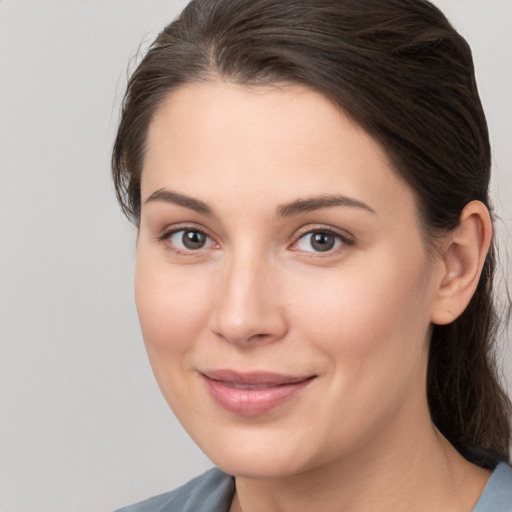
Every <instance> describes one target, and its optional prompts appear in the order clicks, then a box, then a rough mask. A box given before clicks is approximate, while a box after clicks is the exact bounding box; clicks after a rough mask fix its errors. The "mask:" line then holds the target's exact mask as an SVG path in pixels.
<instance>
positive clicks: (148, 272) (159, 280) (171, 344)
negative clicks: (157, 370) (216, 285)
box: [135, 249, 209, 362]
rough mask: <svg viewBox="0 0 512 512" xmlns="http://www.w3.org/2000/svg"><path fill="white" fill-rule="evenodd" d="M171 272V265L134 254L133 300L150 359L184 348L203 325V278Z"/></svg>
mask: <svg viewBox="0 0 512 512" xmlns="http://www.w3.org/2000/svg"><path fill="white" fill-rule="evenodd" d="M196 277H198V278H191V277H190V276H187V277H186V278H185V276H184V275H183V272H173V268H172V266H170V265H168V264H166V263H165V262H164V263H162V262H161V261H158V260H156V259H153V258H151V255H150V254H149V255H147V254H146V253H145V251H144V249H141V250H139V251H138V253H137V263H136V270H135V301H136V305H137V312H138V314H139V320H140V325H141V329H142V334H143V337H144V341H145V343H146V347H147V350H148V353H149V356H150V358H151V359H152V362H153V359H154V358H153V357H152V356H153V355H154V356H155V358H156V357H157V356H158V357H160V355H162V356H165V354H169V353H172V354H179V353H183V352H185V351H187V349H189V348H190V346H191V344H192V343H193V341H194V340H195V339H197V337H198V333H199V332H200V331H201V329H203V328H204V325H205V322H206V311H207V309H208V295H209V294H208V290H207V289H205V284H206V281H205V280H201V279H199V277H200V276H196Z"/></svg>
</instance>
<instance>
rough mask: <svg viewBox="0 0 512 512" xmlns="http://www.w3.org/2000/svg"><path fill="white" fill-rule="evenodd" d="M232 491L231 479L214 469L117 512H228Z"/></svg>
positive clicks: (233, 488) (232, 480)
mask: <svg viewBox="0 0 512 512" xmlns="http://www.w3.org/2000/svg"><path fill="white" fill-rule="evenodd" d="M234 492H235V483H234V479H233V477H231V476H229V475H227V474H226V473H223V472H222V471H221V470H220V469H217V468H213V469H210V470H209V471H207V472H206V473H204V474H202V475H200V476H198V477H196V478H194V479H193V480H190V482H187V483H186V484H185V485H182V486H181V487H178V488H177V489H175V490H174V491H171V492H166V493H165V494H160V495H158V496H153V497H152V498H149V499H147V500H144V501H141V502H139V503H135V504H134V505H129V506H127V507H123V508H120V509H119V510H117V511H116V512H203V511H204V512H206V511H208V512H227V511H228V510H229V506H230V505H231V500H232V499H233V494H234Z"/></svg>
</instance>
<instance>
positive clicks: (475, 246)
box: [431, 201, 492, 325]
mask: <svg viewBox="0 0 512 512" xmlns="http://www.w3.org/2000/svg"><path fill="white" fill-rule="evenodd" d="M491 240H492V221H491V217H490V214H489V210H488V209H487V207H486V206H485V205H484V204H483V203H482V202H480V201H471V202H470V203H468V204H467V205H466V206H465V207H464V209H463V210H462V213H461V216H460V224H459V226H458V227H457V228H456V229H455V230H454V231H453V232H452V233H450V234H449V235H448V236H447V237H446V240H445V241H443V244H442V247H441V259H442V263H443V266H442V269H443V270H442V273H441V276H440V279H439V284H438V287H437V290H436V297H435V300H434V303H433V306H432V311H431V322H432V323H434V324H438V325H443V324H449V323H450V322H453V321H454V320H455V319H456V318H457V317H458V316H459V315H460V314H461V313H462V312H463V311H464V309H466V307H467V305H468V304H469V301H470V300H471V297H472V296H473V294H474V293H475V290H476V287H477V285H478V281H479V279H480V274H481V272H482V267H483V265H484V262H485V258H486V256H487V252H488V251H489V246H490V244H491Z"/></svg>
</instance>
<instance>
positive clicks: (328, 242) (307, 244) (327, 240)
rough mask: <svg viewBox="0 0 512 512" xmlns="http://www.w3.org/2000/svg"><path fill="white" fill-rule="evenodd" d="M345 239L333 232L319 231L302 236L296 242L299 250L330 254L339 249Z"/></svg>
mask: <svg viewBox="0 0 512 512" xmlns="http://www.w3.org/2000/svg"><path fill="white" fill-rule="evenodd" d="M343 243H346V241H345V239H344V238H343V237H342V236H341V235H338V234H337V233H334V232H332V231H327V230H322V229H318V230H315V231H309V232H308V233H306V234H304V235H302V236H301V237H300V238H299V239H298V240H297V242H296V247H297V250H299V251H306V252H328V251H332V250H333V249H337V248H338V247H340V246H341V245H342V244H343Z"/></svg>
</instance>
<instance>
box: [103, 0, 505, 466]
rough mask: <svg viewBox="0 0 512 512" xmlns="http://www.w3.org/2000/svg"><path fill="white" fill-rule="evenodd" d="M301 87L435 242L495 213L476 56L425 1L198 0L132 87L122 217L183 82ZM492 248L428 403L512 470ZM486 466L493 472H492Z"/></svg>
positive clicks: (120, 160)
mask: <svg viewBox="0 0 512 512" xmlns="http://www.w3.org/2000/svg"><path fill="white" fill-rule="evenodd" d="M215 78H217V79H222V80H225V81H231V82H235V83H238V84H246V85H264V84H265V85H268V84H276V83H283V82H284V83H298V84H302V85H305V86H307V87H310V88H312V89H314V90H316V91H319V92H320V93H322V94H324V95H325V96H326V97H327V98H329V99H330V100H331V101H332V102H333V103H335V104H336V105H338V106H339V107H340V108H341V109H342V110H343V111H344V112H345V113H347V114H348V115H349V116H351V117H352V118H353V119H354V120H355V121H356V122H357V123H359V124H360V125H361V126H362V127H363V128H364V129H365V130H366V131H367V132H368V133H370V134H371V135H372V136H373V137H374V138H375V139H376V140H378V141H379V142H380V143H381V144H382V146H383V147H384V149H385V150H386V152H387V154H388V155H389V157H390V158H391V161H392V162H393V164H394V167H395V169H396V171H397V172H398V173H399V175H400V176H402V178H403V179H404V180H405V181H406V182H407V183H408V184H409V185H410V186H411V187H412V189H413V190H414V192H415V193H416V196H417V198H418V205H419V211H420V216H421V220H422V222H423V225H424V231H425V234H426V237H427V239H428V240H435V238H436V236H438V235H439V234H443V233H446V232H448V231H450V230H452V229H454V228H455V227H456V226H457V225H458V222H459V217H460V213H461V211H462V209H463V207H464V206H465V205H466V204H467V203H468V202H470V201H472V200H475V199H476V200H480V201H482V202H483V203H484V204H486V205H487V206H488V207H490V205H489V200H488V186H489V178H490V165H491V163H490V147H489V137H488V133H487V125H486V120H485V117H484V113H483V110H482V106H481V103H480V99H479V96H478V91H477V85H476V81H475V75H474V69H473V61H472V56H471V50H470V48H469V46H468V44H467V43H466V41H465V40H464V39H463V38H462V37H461V36H460V35H459V34H458V33H457V32H456V31H455V30H454V29H453V27H452V26H451V25H450V23H449V22H448V21H447V19H446V18H445V17H444V15H443V14H442V13H441V12H440V11H439V10H438V9H437V8H436V7H434V6H433V5H432V4H430V3H429V2H427V1H423V0H194V1H192V2H191V3H190V4H189V5H188V6H187V7H186V8H185V10H184V11H183V12H182V14H181V15H180V17H179V18H178V19H177V20H175V21H174V22H173V23H171V24H170V25H168V26H167V27H166V28H165V29H164V30H163V31H162V32H161V34H160V35H159V36H158V37H157V39H156V40H155V42H154V43H153V45H152V46H151V48H150V49H149V51H148V52H147V54H146V56H145V57H144V59H143V60H142V62H141V63H140V65H139V66H138V68H137V69H136V70H135V72H134V73H133V75H132V76H131V78H130V80H129V83H128V88H127V92H126V95H125V98H124V103H123V107H122V116H121V122H120V126H119V131H118V134H117V138H116V141H115V145H114V151H113V156H112V168H113V176H114V183H115V187H116V192H117V196H118V199H119V202H120V205H121V208H122V209H123V211H124V212H125V214H126V215H127V216H128V217H129V218H130V219H131V220H132V221H133V222H134V223H135V224H138V222H139V216H140V203H141V197H140V177H141V171H142V165H143V159H144V152H145V142H146V136H147V131H148V125H149V123H150V122H151V119H152V117H153V115H154V114H155V111H156V110H157V109H158V107H159V106H160V104H161V102H162V100H163V99H164V98H165V97H166V96H167V95H168V94H169V92H171V91H172V90H173V89H176V88H177V87H179V86H180V85H182V84H186V83H190V82H195V81H203V80H213V79H215ZM493 271H494V248H493V247H492V248H491V250H490V252H489V255H488V257H487V259H486V262H485V265H484V268H483V272H482V276H481V278H480V282H479V285H478V288H477V290H476V293H475V295H474V297H473V298H472V300H471V302H470V304H469V306H468V308H467V309H466V311H465V312H464V313H463V314H462V315H461V316H460V317H459V318H458V319H457V320H456V321H454V322H453V323H451V324H449V325H445V326H434V327H433V334H432V339H431V347H430V356H429V357H430V358H429V367H428V382H427V390H428V400H429V404H430V410H431V415H432V418H433V421H434V423H435V424H436V426H437V427H438V429H439V430H440V431H441V432H442V433H443V434H444V435H445V436H446V437H447V438H448V439H449V440H450V442H451V443H452V444H453V445H454V446H456V447H458V448H459V449H461V450H462V449H463V447H465V446H471V447H475V448H477V449H480V450H482V451H485V452H488V453H491V454H493V455H495V456H497V457H498V458H500V459H503V460H507V459H508V456H509V454H508V450H509V442H510V411H511V409H510V401H509V400H508V398H507V396H506V394H505V393H504V392H503V390H502V389H501V387H500V385H499V383H498V379H497V377H496V371H497V368H496V366H495V361H494V352H493V347H494V341H495V337H496V315H495V313H494V309H493V300H492V282H493ZM482 463H483V462H482Z"/></svg>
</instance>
